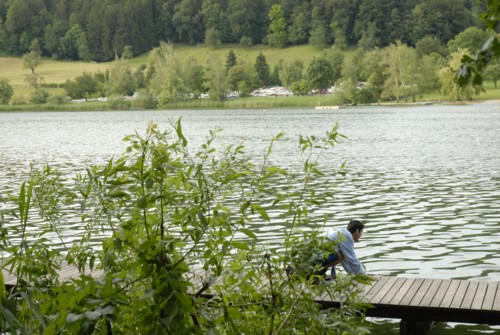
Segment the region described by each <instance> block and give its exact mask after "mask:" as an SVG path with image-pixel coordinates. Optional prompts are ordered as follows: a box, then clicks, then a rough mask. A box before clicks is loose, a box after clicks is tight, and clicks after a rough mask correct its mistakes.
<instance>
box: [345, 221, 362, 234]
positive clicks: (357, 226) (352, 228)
mask: <svg viewBox="0 0 500 335" xmlns="http://www.w3.org/2000/svg"><path fill="white" fill-rule="evenodd" d="M363 229H365V225H364V224H363V223H362V222H361V221H358V220H351V221H350V222H349V224H348V225H347V230H349V232H350V233H351V234H353V233H354V232H356V230H363Z"/></svg>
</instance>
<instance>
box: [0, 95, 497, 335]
mask: <svg viewBox="0 0 500 335" xmlns="http://www.w3.org/2000/svg"><path fill="white" fill-rule="evenodd" d="M181 116H182V122H183V125H184V132H185V134H186V137H187V138H188V141H189V142H190V143H191V145H193V146H197V145H198V144H201V143H202V142H203V140H204V139H205V138H206V137H207V136H208V131H209V130H211V129H215V128H222V129H223V131H222V133H221V134H220V136H219V137H220V141H221V142H222V143H226V144H228V143H243V144H244V145H245V146H246V151H247V152H248V153H250V154H251V155H253V156H255V157H261V156H262V153H263V150H264V148H265V147H266V146H267V144H268V143H269V140H270V139H271V137H272V136H274V135H276V134H277V133H278V132H280V131H284V132H285V134H286V137H285V139H284V140H283V141H281V142H280V143H279V144H278V145H277V146H276V148H275V151H274V155H273V157H274V158H273V160H274V162H275V163H276V164H280V165H285V166H291V167H295V168H297V169H299V168H300V160H299V158H298V157H297V152H298V151H297V150H296V148H297V143H298V135H299V134H304V135H323V134H325V132H326V131H327V130H328V129H330V128H331V126H332V125H334V124H335V123H337V122H338V123H339V125H340V130H339V132H340V133H342V134H345V135H346V136H347V139H343V140H342V141H341V143H340V144H339V145H338V146H337V147H336V148H335V149H334V151H333V155H330V156H328V157H326V158H325V160H324V163H325V164H331V166H332V169H333V168H336V167H338V166H339V165H340V164H341V162H343V161H346V164H347V172H348V174H347V175H346V176H345V177H343V178H340V179H339V178H335V179H334V177H332V179H331V182H332V183H334V182H335V183H336V184H337V187H336V192H335V194H336V200H335V201H334V202H332V203H329V204H326V205H325V206H324V208H321V209H320V210H318V211H317V212H316V213H315V214H314V215H317V217H318V225H319V224H321V222H322V217H323V214H325V213H326V214H327V215H328V218H329V221H328V226H329V227H343V226H345V225H346V224H347V222H348V221H349V220H350V219H351V218H359V219H361V220H362V221H364V222H365V223H366V229H365V234H364V235H363V238H362V239H361V241H360V242H359V243H358V244H357V252H358V256H359V257H360V258H361V260H362V262H363V263H364V265H365V266H366V268H367V269H368V272H370V273H374V274H379V275H401V276H408V277H410V276H414V277H430V278H460V279H464V278H465V279H477V280H486V281H499V280H500V250H499V249H500V248H499V242H500V106H499V105H489V104H478V105H468V106H439V105H435V106H415V107H360V108H348V109H340V110H314V109H290V110H288V109H281V110H234V111H231V110H223V111H130V112H22V113H0V191H1V192H5V191H13V192H15V193H17V192H18V188H19V185H20V179H21V176H22V175H23V173H26V172H27V171H28V167H29V162H31V161H34V162H38V163H45V162H49V163H51V164H53V165H55V166H58V167H59V168H60V169H61V170H63V171H66V172H68V173H73V172H75V171H81V169H82V167H84V166H86V165H88V164H89V163H102V162H105V161H106V160H108V159H109V158H110V157H111V156H117V155H119V154H120V153H121V152H122V151H123V149H124V148H125V143H124V142H122V141H121V139H122V138H123V137H124V136H125V135H128V134H131V133H134V132H135V131H137V132H139V133H144V131H145V129H146V126H147V124H148V122H149V121H154V122H156V123H158V124H159V125H160V127H161V128H164V129H165V128H167V127H168V124H169V122H170V120H175V119H177V118H179V117H181ZM280 228H281V226H280V225H279V223H271V224H266V225H264V224H262V223H261V224H259V223H256V224H255V225H254V227H253V229H254V231H255V233H256V234H257V235H258V236H259V239H260V240H261V241H262V243H267V244H269V245H271V246H273V245H279V244H278V243H279V241H280V233H279V230H280ZM377 323H380V324H377V325H376V326H375V331H374V332H375V333H376V334H378V333H380V334H385V333H387V334H397V333H398V332H397V324H395V323H394V322H392V321H382V322H377ZM436 331H437V332H436ZM436 331H435V332H434V333H435V334H438V333H439V334H469V333H478V332H479V333H489V334H491V333H492V332H493V333H499V332H500V330H498V328H494V327H486V328H485V327H482V326H470V325H467V326H466V327H463V326H462V325H454V324H448V325H444V326H440V328H439V329H438V330H436Z"/></svg>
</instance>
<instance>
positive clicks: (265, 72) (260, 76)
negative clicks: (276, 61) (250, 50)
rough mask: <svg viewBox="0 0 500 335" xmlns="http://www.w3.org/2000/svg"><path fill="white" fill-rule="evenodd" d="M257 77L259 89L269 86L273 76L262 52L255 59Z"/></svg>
mask: <svg viewBox="0 0 500 335" xmlns="http://www.w3.org/2000/svg"><path fill="white" fill-rule="evenodd" d="M254 69H255V75H256V77H257V84H258V86H259V87H263V86H267V85H269V77H270V75H271V73H270V70H269V65H268V64H267V60H266V56H264V54H263V53H262V52H261V53H259V55H258V56H257V58H256V59H255V65H254Z"/></svg>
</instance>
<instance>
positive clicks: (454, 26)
mask: <svg viewBox="0 0 500 335" xmlns="http://www.w3.org/2000/svg"><path fill="white" fill-rule="evenodd" d="M482 9H483V8H481V7H480V4H478V3H477V1H474V0H306V1H304V0H272V1H271V0H252V1H248V0H217V1H216V0H0V52H3V53H6V54H9V55H23V54H25V53H27V52H28V51H29V50H30V46H31V44H32V42H33V40H35V39H36V40H38V41H39V42H40V44H41V47H42V53H43V56H49V57H54V58H56V59H70V60H76V59H80V60H93V61H106V60H110V59H113V58H115V57H116V56H118V57H122V55H123V53H124V52H126V53H132V54H133V55H138V54H142V53H144V52H147V51H149V50H151V49H152V48H153V47H155V46H158V44H159V42H160V41H172V42H174V43H189V44H196V43H202V42H205V43H212V44H219V43H242V44H247V45H249V44H257V43H267V44H269V45H272V46H276V47H283V46H286V45H298V44H306V43H309V44H314V45H318V46H329V45H332V44H335V45H337V46H339V47H344V46H347V45H359V46H361V47H363V48H364V49H366V50H369V49H371V48H373V47H386V46H388V45H390V44H392V43H395V42H396V41H402V42H403V43H405V44H407V45H412V46H414V45H415V44H416V43H417V42H418V41H419V40H421V39H422V38H424V37H426V36H434V37H436V38H437V39H439V40H440V41H441V42H442V43H443V44H446V43H447V42H448V41H449V40H451V39H453V38H454V36H456V35H457V34H458V33H460V32H461V31H463V30H465V29H466V28H467V27H471V26H478V25H479V13H480V12H481V11H482Z"/></svg>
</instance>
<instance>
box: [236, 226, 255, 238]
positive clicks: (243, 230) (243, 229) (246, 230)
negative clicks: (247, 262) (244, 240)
mask: <svg viewBox="0 0 500 335" xmlns="http://www.w3.org/2000/svg"><path fill="white" fill-rule="evenodd" d="M240 231H241V232H242V233H243V234H245V235H246V236H248V237H250V238H253V239H256V238H257V236H256V235H255V234H254V233H253V232H252V231H251V230H248V229H246V228H241V229H240Z"/></svg>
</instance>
